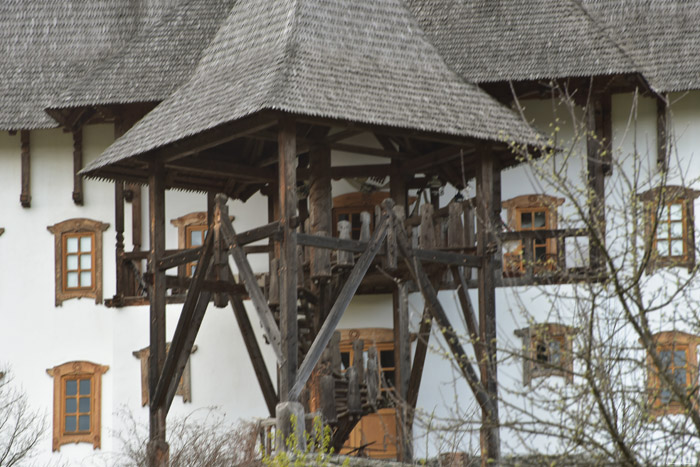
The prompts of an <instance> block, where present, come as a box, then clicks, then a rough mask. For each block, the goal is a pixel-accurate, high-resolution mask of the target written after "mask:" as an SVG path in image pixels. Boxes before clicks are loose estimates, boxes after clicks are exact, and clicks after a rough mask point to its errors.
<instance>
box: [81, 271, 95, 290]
mask: <svg viewBox="0 0 700 467" xmlns="http://www.w3.org/2000/svg"><path fill="white" fill-rule="evenodd" d="M80 286H81V287H92V271H84V272H81V273H80Z"/></svg>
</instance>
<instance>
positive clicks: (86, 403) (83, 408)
mask: <svg viewBox="0 0 700 467" xmlns="http://www.w3.org/2000/svg"><path fill="white" fill-rule="evenodd" d="M80 413H90V398H89V397H83V398H81V399H80Z"/></svg>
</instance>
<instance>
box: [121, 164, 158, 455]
mask: <svg viewBox="0 0 700 467" xmlns="http://www.w3.org/2000/svg"><path fill="white" fill-rule="evenodd" d="M148 189H149V190H148V198H149V217H150V222H151V224H150V244H151V251H150V255H149V258H148V263H149V264H148V269H149V271H150V273H151V277H152V283H151V287H150V289H151V290H150V293H149V297H150V304H151V308H150V325H151V326H150V355H149V362H148V364H149V367H148V382H149V389H150V399H149V400H150V401H151V406H150V418H149V428H150V436H149V441H148V454H149V455H148V461H149V467H161V466H162V467H167V466H168V465H169V459H168V451H169V448H168V443H167V442H166V441H165V416H166V410H165V408H164V407H163V406H160V407H159V406H156V405H154V404H153V401H154V400H155V398H154V394H155V389H156V387H157V385H158V379H159V378H160V374H161V372H162V371H163V366H164V364H165V355H166V354H165V340H166V338H165V292H166V283H165V271H161V270H160V269H159V268H158V261H159V260H160V259H161V258H162V257H163V254H164V252H165V168H164V167H163V165H162V164H159V163H152V164H151V165H150V167H149V174H148ZM121 206H122V216H123V214H124V212H123V207H124V205H123V203H122V204H121Z"/></svg>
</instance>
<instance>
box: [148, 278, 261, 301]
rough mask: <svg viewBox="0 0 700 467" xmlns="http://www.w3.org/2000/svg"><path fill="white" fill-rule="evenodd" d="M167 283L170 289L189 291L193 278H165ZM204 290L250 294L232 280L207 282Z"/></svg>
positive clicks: (203, 287)
mask: <svg viewBox="0 0 700 467" xmlns="http://www.w3.org/2000/svg"><path fill="white" fill-rule="evenodd" d="M148 276H149V274H144V277H148ZM165 282H166V284H167V287H168V289H179V290H188V289H189V288H190V287H191V286H192V278H191V277H182V276H165ZM202 290H206V291H207V292H211V293H233V294H241V295H246V296H247V294H248V291H247V290H246V288H245V287H244V286H243V285H242V284H236V283H234V282H231V281H230V280H205V281H204V282H203V283H202Z"/></svg>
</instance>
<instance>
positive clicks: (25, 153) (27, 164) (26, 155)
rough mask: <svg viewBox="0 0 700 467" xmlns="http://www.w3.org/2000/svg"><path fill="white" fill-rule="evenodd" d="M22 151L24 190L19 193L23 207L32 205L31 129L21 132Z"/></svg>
mask: <svg viewBox="0 0 700 467" xmlns="http://www.w3.org/2000/svg"><path fill="white" fill-rule="evenodd" d="M19 138H20V151H21V158H22V191H21V193H20V195H19V202H20V204H21V205H22V207H23V208H29V207H31V206H32V188H31V166H32V159H31V150H30V147H29V130H22V131H20V132H19Z"/></svg>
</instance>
